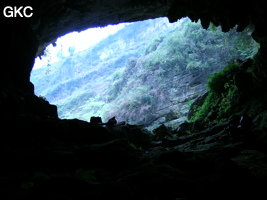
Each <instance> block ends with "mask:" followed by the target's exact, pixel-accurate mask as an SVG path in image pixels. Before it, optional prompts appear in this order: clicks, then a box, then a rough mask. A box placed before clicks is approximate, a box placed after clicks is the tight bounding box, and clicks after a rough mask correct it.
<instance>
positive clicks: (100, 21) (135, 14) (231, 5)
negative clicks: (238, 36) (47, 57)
mask: <svg viewBox="0 0 267 200" xmlns="http://www.w3.org/2000/svg"><path fill="white" fill-rule="evenodd" d="M0 4H1V8H2V10H3V8H4V7H5V6H29V5H30V6H32V8H33V16H32V17H31V18H25V17H24V18H19V17H17V18H5V17H3V16H2V17H1V26H2V27H4V28H3V31H2V34H3V38H4V40H3V43H4V46H5V47H6V51H5V53H4V54H3V55H2V56H3V58H9V59H5V60H4V62H3V65H4V66H8V67H5V69H4V73H7V74H10V73H13V72H14V71H16V72H17V75H15V80H16V81H17V82H18V83H21V82H25V81H26V82H27V81H29V76H30V72H31V68H32V66H33V62H34V58H35V57H36V56H37V55H41V54H42V51H43V49H44V48H45V47H46V46H47V45H48V44H49V43H52V42H54V41H55V40H56V39H57V38H58V37H60V36H62V35H64V34H67V33H69V32H72V31H82V30H85V29H87V28H91V27H99V26H106V25H109V24H118V23H121V22H133V21H140V20H145V19H151V18H157V17H163V16H166V17H168V19H169V21H170V22H175V21H177V20H178V19H180V18H182V17H186V16H188V17H189V18H190V19H191V20H192V21H197V20H198V19H201V23H202V26H203V27H204V28H207V27H208V25H209V23H210V22H213V23H214V24H215V25H221V26H222V29H223V30H224V31H228V30H229V29H230V28H232V27H234V26H235V25H236V24H237V25H238V27H239V28H238V30H240V31H242V30H243V29H244V28H245V27H246V26H247V25H249V24H254V25H255V31H254V33H253V37H254V39H255V40H256V41H258V42H260V43H261V45H263V43H264V42H265V38H266V30H267V28H266V18H267V17H266V12H265V11H266V5H265V1H261V0H256V1H250V2H244V1H240V0H237V1H233V0H232V1H230V0H153V1H152V0H120V1H118V0H38V1H37V0H24V1H22V0H11V1H10V0H2V1H1V3H0ZM263 46H265V45H263ZM12 76H13V75H12Z"/></svg>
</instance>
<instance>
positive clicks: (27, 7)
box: [23, 6, 33, 18]
mask: <svg viewBox="0 0 267 200" xmlns="http://www.w3.org/2000/svg"><path fill="white" fill-rule="evenodd" d="M27 9H30V10H33V9H32V7H31V6H26V7H25V8H24V10H23V14H24V16H25V17H28V18H29V17H31V16H32V15H33V12H31V13H30V14H29V15H27V14H26V10H27Z"/></svg>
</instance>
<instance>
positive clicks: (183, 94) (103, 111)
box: [31, 18, 259, 125]
mask: <svg viewBox="0 0 267 200" xmlns="http://www.w3.org/2000/svg"><path fill="white" fill-rule="evenodd" d="M136 30H138V31H136ZM250 34H251V28H250V27H248V28H247V29H245V31H243V32H241V33H238V32H236V30H235V29H232V30H230V31H229V32H228V33H223V32H222V31H221V28H220V27H214V26H212V25H211V26H210V27H209V29H208V30H205V29H203V28H202V27H201V23H200V22H198V23H192V22H191V21H190V20H189V19H187V18H185V19H182V20H180V21H178V22H177V23H174V24H169V23H168V22H166V19H157V20H148V21H144V22H137V23H133V24H130V25H127V26H126V27H125V28H124V29H122V30H120V31H118V32H117V33H116V34H114V35H111V36H109V37H108V38H107V39H105V40H103V41H101V42H100V43H98V44H97V45H95V46H93V47H92V48H90V49H88V50H85V51H83V52H80V53H77V54H72V55H71V57H66V58H64V59H62V60H61V61H60V62H58V63H55V64H54V63H53V64H51V65H50V66H49V70H50V71H49V73H48V74H46V75H45V73H44V72H45V71H47V70H46V69H45V67H44V68H40V69H37V70H34V71H33V72H32V76H31V80H32V82H34V84H35V86H36V88H35V89H36V90H35V91H36V93H37V94H40V95H42V96H45V97H46V98H47V99H48V100H49V101H50V102H51V103H54V104H57V105H58V108H59V115H60V117H61V118H79V119H84V120H89V119H90V117H91V116H102V117H103V118H104V121H106V120H107V119H108V118H110V117H113V116H116V117H117V119H118V120H119V121H120V120H127V121H128V122H131V123H137V124H141V123H142V124H147V125H148V124H150V125H151V124H153V123H165V122H171V121H173V120H175V119H178V118H182V119H185V118H186V115H187V111H188V108H189V106H190V104H191V103H192V102H193V100H194V99H196V98H197V97H198V96H200V95H202V94H204V93H205V92H206V91H207V89H206V88H205V84H207V81H208V79H207V77H208V76H212V74H214V73H216V72H219V71H220V70H221V69H223V68H224V67H225V66H226V65H227V63H228V61H231V62H234V63H237V62H241V61H244V60H246V59H248V58H252V57H253V56H254V54H255V53H256V52H257V50H258V48H259V47H258V44H257V43H256V42H255V41H254V40H252V38H251V36H250ZM238 60H240V61H238ZM229 69H230V68H225V69H224V72H225V71H227V70H229ZM224 72H221V73H224ZM221 78H225V77H221V75H220V73H219V74H217V79H218V80H219V81H220V80H221ZM226 78H227V77H226ZM229 79H230V77H229ZM227 80H228V79H227ZM212 81H213V82H214V84H216V80H215V78H214V79H213V80H212ZM213 87H215V86H213V84H209V88H210V89H211V90H212V88H213ZM225 88H227V89H228V90H227V91H231V92H230V93H231V94H230V93H229V94H228V93H227V94H225V93H224V92H222V93H220V92H221V91H219V90H218V91H217V89H218V88H215V89H214V93H218V94H217V95H221V94H224V95H226V96H227V98H234V93H235V90H236V89H235V87H233V86H232V84H231V81H230V83H229V82H225V84H224V85H223V86H222V88H220V89H221V90H223V91H224V89H225ZM219 93H220V94H219ZM209 98H211V97H209ZM222 104H224V105H225V106H226V108H225V109H226V111H221V114H223V113H225V112H227V109H228V107H229V105H228V101H225V102H222ZM210 108H211V105H209V106H207V108H205V109H207V110H209V109H210ZM203 109H204V108H203ZM201 112H202V111H201ZM205 112H206V111H203V113H205ZM199 113H200V111H199ZM199 115H201V114H199ZM174 122H175V123H177V121H174Z"/></svg>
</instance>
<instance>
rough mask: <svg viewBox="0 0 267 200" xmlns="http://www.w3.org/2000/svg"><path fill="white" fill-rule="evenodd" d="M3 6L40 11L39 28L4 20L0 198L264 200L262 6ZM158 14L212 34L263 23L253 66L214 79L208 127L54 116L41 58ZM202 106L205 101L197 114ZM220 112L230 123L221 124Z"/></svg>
mask: <svg viewBox="0 0 267 200" xmlns="http://www.w3.org/2000/svg"><path fill="white" fill-rule="evenodd" d="M0 5H1V10H3V7H5V6H7V5H11V6H19V5H23V6H28V5H31V6H33V8H34V17H33V18H31V19H28V18H4V17H3V16H2V15H1V20H0V23H1V28H2V30H1V39H2V46H3V47H5V51H2V52H1V58H2V59H1V69H0V70H1V73H0V110H1V115H0V125H1V135H0V138H1V140H0V157H1V165H0V191H1V193H0V198H1V199H17V200H24V199H25V200H26V199H27V200H31V199H33V200H35V199H40V200H47V199H81V200H83V199H187V200H188V199H189V200H192V199H210V200H211V199H261V198H263V197H264V196H266V191H265V189H266V188H265V184H264V183H266V179H267V172H266V166H267V163H266V160H267V159H266V158H267V149H266V146H267V134H266V133H267V130H266V116H267V114H266V113H267V106H266V99H267V95H266V94H267V91H266V85H267V81H266V80H267V79H266V76H267V68H266V66H267V62H266V54H267V38H266V37H267V34H266V30H267V28H266V27H267V24H266V21H267V13H266V10H267V9H266V8H267V7H266V2H265V1H262V0H254V1H249V2H247V1H227V0H217V1H214V0H201V1H200V0H191V1H184V0H167V1H162V0H153V1H151V0H142V1H141V0H140V1H139V0H125V1H115V0H114V1H110V0H103V1H96V0H91V1H84V0H39V1H36V0H25V1H20V0H13V1H10V0H2V1H1V2H0ZM161 16H167V17H168V19H169V20H170V21H171V22H174V21H176V20H178V19H180V18H181V17H185V16H188V17H190V19H191V20H192V21H197V19H201V23H202V26H203V27H204V28H207V27H208V25H209V22H213V23H214V24H215V25H216V26H217V25H221V26H222V29H223V31H229V30H230V28H232V27H234V26H235V25H236V24H237V25H238V30H243V29H244V28H245V27H246V26H247V25H248V24H253V25H254V26H255V31H253V33H252V36H253V38H254V39H255V40H256V41H257V42H259V43H260V49H259V52H258V53H257V55H256V56H255V57H254V60H249V61H248V62H245V63H241V64H240V65H234V66H232V67H231V68H227V70H225V71H223V73H220V74H218V75H217V76H216V78H215V79H213V83H214V85H212V86H211V87H210V88H211V95H208V96H206V97H207V98H206V100H207V101H206V100H205V102H206V103H204V106H202V107H201V109H200V111H203V112H202V114H203V113H204V114H205V116H204V117H205V118H207V119H205V120H204V119H203V118H202V119H201V118H200V119H198V120H197V121H195V122H194V123H184V124H182V125H181V126H180V127H179V130H176V131H173V130H169V129H168V128H166V127H164V126H161V127H160V128H159V129H157V130H155V131H154V132H153V134H151V133H150V134H148V132H147V131H146V130H142V129H141V127H140V126H132V125H128V124H120V125H114V124H111V125H107V126H103V125H99V124H93V123H88V122H84V121H81V120H61V119H58V118H57V113H56V109H55V107H51V105H49V103H48V102H46V101H44V100H43V99H39V98H38V97H36V96H35V95H34V86H33V85H32V84H31V83H30V82H29V77H30V72H31V68H32V65H33V61H34V58H35V56H36V55H40V54H41V52H42V50H43V49H44V47H45V46H46V44H48V43H50V42H52V41H55V39H56V38H57V37H58V36H61V35H63V34H65V33H68V32H70V31H75V30H83V29H85V28H89V27H93V26H104V25H107V24H116V23H119V22H130V21H137V20H143V19H148V18H155V17H161ZM152 49H154V48H152ZM149 52H151V51H150V50H149V51H148V52H147V53H149ZM186 53H189V52H186ZM147 55H148V54H147ZM135 63H136V62H133V64H135ZM152 63H153V62H152ZM156 63H157V62H156ZM156 63H154V64H156ZM153 66H154V67H156V66H157V64H156V65H153ZM165 67H166V68H164V69H165V70H166V69H168V66H167V65H166V66H165ZM188 67H189V68H191V67H192V65H191V66H190V65H189V66H188ZM148 80H149V79H148ZM78 87H81V86H80V85H79V86H78ZM201 102H202V103H201ZM209 103H212V104H211V105H210V104H209ZM202 104H203V98H202V99H200V100H199V101H198V102H197V103H196V104H195V105H196V106H199V105H200V106H201V105H202ZM225 105H226V107H224V106H225ZM51 108H52V109H51ZM53 108H54V109H53ZM224 108H227V109H224ZM227 111H229V112H227ZM230 111H231V112H230ZM216 112H217V113H216ZM207 113H208V114H207ZM200 114H201V113H200ZM217 114H220V115H221V116H224V118H223V119H221V120H223V121H221V122H219V123H217V124H215V123H214V118H216V116H218V115H217ZM223 114H224V115H223ZM200 116H201V115H200ZM202 116H203V115H202ZM188 133H191V135H188ZM192 133H195V134H192ZM183 135H184V136H183Z"/></svg>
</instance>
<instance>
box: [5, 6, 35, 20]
mask: <svg viewBox="0 0 267 200" xmlns="http://www.w3.org/2000/svg"><path fill="white" fill-rule="evenodd" d="M27 10H30V11H27ZM32 11H33V8H32V7H31V6H26V7H23V6H20V7H18V8H17V7H16V6H14V8H13V7H12V6H6V7H5V8H4V10H3V14H4V16H5V17H7V18H9V17H17V16H18V17H27V18H29V17H31V16H32V15H33V12H32Z"/></svg>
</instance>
